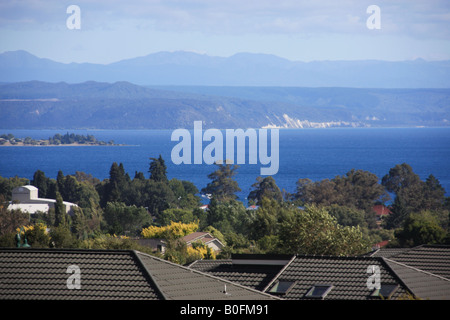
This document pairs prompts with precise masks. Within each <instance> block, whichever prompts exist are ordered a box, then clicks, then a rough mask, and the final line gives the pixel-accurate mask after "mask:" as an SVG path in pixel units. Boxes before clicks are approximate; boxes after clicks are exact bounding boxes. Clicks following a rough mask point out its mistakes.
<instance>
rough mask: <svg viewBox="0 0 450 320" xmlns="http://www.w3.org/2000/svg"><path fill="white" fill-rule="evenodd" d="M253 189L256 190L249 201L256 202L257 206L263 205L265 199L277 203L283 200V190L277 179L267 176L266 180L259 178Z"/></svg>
mask: <svg viewBox="0 0 450 320" xmlns="http://www.w3.org/2000/svg"><path fill="white" fill-rule="evenodd" d="M252 187H253V188H254V190H252V191H251V192H250V193H249V195H248V199H249V200H253V201H255V203H257V204H258V203H261V201H262V199H263V198H264V197H266V198H268V199H273V200H276V201H282V200H283V195H282V193H281V190H280V188H278V186H277V184H276V183H275V179H274V178H273V177H272V176H267V177H265V178H262V177H257V178H256V182H255V183H254V184H253V185H252Z"/></svg>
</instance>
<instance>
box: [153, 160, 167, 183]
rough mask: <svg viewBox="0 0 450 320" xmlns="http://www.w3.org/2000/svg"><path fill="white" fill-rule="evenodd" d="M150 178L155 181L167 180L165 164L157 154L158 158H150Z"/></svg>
mask: <svg viewBox="0 0 450 320" xmlns="http://www.w3.org/2000/svg"><path fill="white" fill-rule="evenodd" d="M150 160H152V161H151V162H150V168H149V170H148V172H149V173H150V179H151V180H153V181H156V182H167V181H168V179H167V166H166V164H165V162H164V159H163V158H162V157H161V155H159V158H150Z"/></svg>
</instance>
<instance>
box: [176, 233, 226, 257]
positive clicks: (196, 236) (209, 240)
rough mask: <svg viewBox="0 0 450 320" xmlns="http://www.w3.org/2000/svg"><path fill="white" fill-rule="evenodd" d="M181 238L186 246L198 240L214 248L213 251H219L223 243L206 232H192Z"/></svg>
mask: <svg viewBox="0 0 450 320" xmlns="http://www.w3.org/2000/svg"><path fill="white" fill-rule="evenodd" d="M181 239H182V240H183V241H185V242H186V244H187V245H188V246H191V245H192V244H193V243H195V242H198V241H199V242H202V243H203V244H205V245H206V246H208V247H210V248H211V249H212V250H214V252H216V253H218V252H220V251H221V250H222V249H223V247H224V244H223V243H222V242H220V240H219V239H217V238H214V237H213V236H212V235H211V234H209V233H208V232H193V233H191V234H188V235H187V236H184V237H183V238H181Z"/></svg>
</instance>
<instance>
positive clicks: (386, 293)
mask: <svg viewBox="0 0 450 320" xmlns="http://www.w3.org/2000/svg"><path fill="white" fill-rule="evenodd" d="M397 289H398V284H386V283H382V284H381V287H380V289H375V290H374V291H373V292H372V294H371V296H372V297H379V298H383V299H389V298H390V297H391V296H392V295H393V294H394V293H395V291H397Z"/></svg>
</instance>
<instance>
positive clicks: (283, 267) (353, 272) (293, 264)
mask: <svg viewBox="0 0 450 320" xmlns="http://www.w3.org/2000/svg"><path fill="white" fill-rule="evenodd" d="M189 267H190V268H191V269H194V270H198V271H202V272H205V273H210V274H212V275H215V276H220V277H221V278H224V279H228V280H230V281H234V282H236V283H240V284H243V285H250V282H253V284H252V287H253V288H255V289H258V290H260V291H261V292H264V293H269V294H272V295H274V296H278V297H281V298H282V299H286V300H311V299H326V300H373V299H379V298H380V296H379V294H380V292H382V294H383V295H385V296H384V297H385V298H390V299H399V298H402V297H406V296H407V295H408V294H411V293H410V291H409V290H408V288H407V287H406V286H405V285H404V284H403V283H402V281H401V279H399V278H398V277H397V276H396V274H395V273H394V272H393V271H392V270H391V269H390V268H389V266H388V265H387V264H386V263H385V262H384V261H383V258H378V257H335V256H296V255H292V256H290V257H286V256H282V257H279V258H277V257H276V256H272V257H270V258H267V257H260V256H258V255H257V256H256V257H251V255H244V256H241V255H234V256H232V259H231V260H228V261H221V260H216V262H215V263H214V262H212V261H208V262H206V261H205V260H199V261H196V262H194V263H192V264H191V265H190V266H189ZM372 269H374V270H379V272H380V277H381V288H380V289H376V288H372V287H368V285H367V283H368V280H369V279H370V277H371V276H373V274H371V273H368V270H372ZM277 270H278V272H276V271H277ZM250 279H251V280H250Z"/></svg>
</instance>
